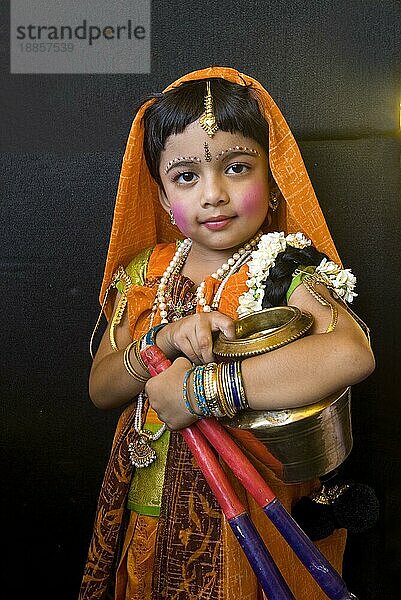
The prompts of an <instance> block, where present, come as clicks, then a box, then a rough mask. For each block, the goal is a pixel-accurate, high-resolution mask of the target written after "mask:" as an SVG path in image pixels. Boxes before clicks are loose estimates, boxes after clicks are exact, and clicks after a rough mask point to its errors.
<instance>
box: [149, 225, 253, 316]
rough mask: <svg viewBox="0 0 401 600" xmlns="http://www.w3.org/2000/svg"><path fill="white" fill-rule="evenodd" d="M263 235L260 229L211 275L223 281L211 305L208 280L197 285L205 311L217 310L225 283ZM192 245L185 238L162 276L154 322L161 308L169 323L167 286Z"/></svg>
mask: <svg viewBox="0 0 401 600" xmlns="http://www.w3.org/2000/svg"><path fill="white" fill-rule="evenodd" d="M261 236H262V232H261V231H259V232H258V233H257V234H256V236H255V237H254V238H252V239H251V240H249V242H247V243H246V244H244V246H243V247H241V248H239V249H238V250H237V251H236V252H234V254H233V255H232V257H231V258H229V259H228V260H227V262H225V263H223V264H222V265H221V267H220V268H219V269H217V271H215V272H214V273H212V274H211V277H213V278H214V279H217V280H220V281H221V284H220V286H219V288H218V290H217V292H216V294H215V296H214V298H213V302H212V304H211V306H210V305H209V304H207V302H206V298H205V287H206V282H205V281H201V283H200V284H199V285H198V287H197V290H196V293H195V297H196V300H197V304H199V306H201V307H202V311H203V312H210V311H211V310H216V309H217V308H218V303H219V301H220V297H221V293H222V290H223V287H224V285H225V284H226V282H227V281H228V279H229V278H230V277H231V275H232V274H233V273H235V272H236V270H237V269H238V268H239V267H240V266H242V264H243V263H244V262H245V261H246V259H247V258H248V256H249V255H250V254H251V252H252V251H253V250H254V248H255V246H257V244H258V242H259V240H260V238H261ZM191 247H192V240H191V239H189V238H187V239H185V240H184V241H183V242H182V244H181V245H180V246H179V248H178V249H177V251H176V253H175V254H174V256H173V258H172V260H171V261H170V264H169V265H168V267H167V269H166V270H165V271H164V273H163V275H162V278H161V280H160V284H159V286H158V288H157V292H156V298H155V303H154V305H153V308H152V319H151V320H152V322H153V318H154V315H155V313H156V311H157V309H159V311H160V317H161V323H168V319H167V310H166V309H167V303H166V296H165V294H166V288H167V285H168V283H169V282H170V281H171V278H172V276H174V275H175V274H177V273H179V272H180V271H181V269H182V267H183V265H184V263H185V261H186V259H187V258H188V254H189V251H190V250H191Z"/></svg>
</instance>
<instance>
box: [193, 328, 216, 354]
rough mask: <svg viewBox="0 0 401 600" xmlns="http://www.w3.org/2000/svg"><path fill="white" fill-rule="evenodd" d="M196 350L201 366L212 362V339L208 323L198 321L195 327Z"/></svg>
mask: <svg viewBox="0 0 401 600" xmlns="http://www.w3.org/2000/svg"><path fill="white" fill-rule="evenodd" d="M195 335H196V341H197V348H198V352H199V355H200V357H201V362H202V363H203V364H205V363H208V362H213V361H214V356H213V338H212V330H211V328H210V323H209V322H206V321H205V320H203V319H199V321H198V322H197V323H196V326H195Z"/></svg>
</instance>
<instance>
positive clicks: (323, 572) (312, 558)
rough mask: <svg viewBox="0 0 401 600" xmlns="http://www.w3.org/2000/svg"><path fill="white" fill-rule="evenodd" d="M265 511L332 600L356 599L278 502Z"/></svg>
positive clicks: (274, 502) (266, 507)
mask: <svg viewBox="0 0 401 600" xmlns="http://www.w3.org/2000/svg"><path fill="white" fill-rule="evenodd" d="M263 510H264V512H265V514H266V515H267V516H268V517H269V519H270V520H271V522H272V523H273V525H274V526H275V527H276V529H278V531H279V532H280V533H281V535H282V536H283V538H284V539H285V540H286V541H287V542H288V544H289V545H290V546H291V548H292V549H293V550H294V552H295V554H296V555H297V556H298V558H299V559H300V561H301V562H302V563H303V564H304V565H305V567H306V568H307V569H308V571H309V573H310V574H311V575H312V577H313V578H314V579H315V581H316V583H317V584H318V585H319V586H320V587H321V588H322V590H323V591H324V592H325V594H327V596H328V597H329V598H330V600H349V599H351V598H356V596H354V595H353V594H351V593H350V592H349V591H348V590H347V587H346V585H345V582H344V581H343V579H342V578H341V577H340V575H339V574H338V573H337V571H336V570H335V569H334V568H333V567H332V565H331V564H330V563H329V561H328V560H327V559H326V558H325V557H324V556H323V554H322V553H321V552H320V550H318V549H317V548H316V546H315V545H314V543H313V542H312V541H311V540H310V539H309V538H308V536H307V535H306V534H305V533H304V531H302V529H301V528H300V527H299V525H298V523H297V522H296V521H294V519H293V518H292V517H291V515H290V514H289V513H288V512H287V511H286V509H285V508H284V506H283V505H282V504H281V503H280V502H279V501H278V500H273V502H270V503H269V504H267V505H266V506H265V507H264V508H263Z"/></svg>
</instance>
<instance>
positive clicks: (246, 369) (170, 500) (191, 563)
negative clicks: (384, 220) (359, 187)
mask: <svg viewBox="0 0 401 600" xmlns="http://www.w3.org/2000/svg"><path fill="white" fill-rule="evenodd" d="M183 239H184V241H183V242H181V243H180V242H178V241H177V240H183ZM323 253H324V254H323ZM331 261H334V262H335V263H336V264H334V263H333V262H331ZM339 265H340V260H339V257H338V255H337V252H336V249H335V247H334V244H333V242H332V239H331V237H330V234H329V231H328V228H327V226H326V223H325V220H324V217H323V215H322V212H321V210H320V207H319V204H318V202H317V199H316V197H315V194H314V191H313V188H312V185H311V183H310V180H309V178H308V175H307V173H306V170H305V167H304V164H303V162H302V159H301V155H300V152H299V150H298V147H297V145H296V143H295V140H294V138H293V136H292V134H291V131H290V130H289V127H288V125H287V123H286V122H285V120H284V118H283V116H282V115H281V113H280V111H279V109H278V107H277V106H276V104H275V103H274V101H273V100H272V99H271V97H270V96H269V94H268V93H267V92H266V90H264V88H263V87H262V86H261V85H260V84H259V83H258V82H257V81H255V80H254V79H252V78H251V77H248V76H246V75H243V74H240V73H238V72H237V71H235V70H233V69H229V68H220V67H211V68H208V69H204V70H201V71H196V72H194V73H190V74H188V75H186V76H184V77H183V78H181V79H179V80H178V81H176V82H175V83H173V84H172V85H171V86H169V87H168V88H167V89H166V90H165V91H164V93H163V94H160V95H157V96H155V97H152V98H151V99H149V100H147V101H146V102H145V103H144V104H143V105H142V106H141V108H140V109H139V110H138V112H137V115H136V117H135V119H134V122H133V125H132V129H131V132H130V136H129V140H128V144H127V148H126V152H125V156H124V160H123V165H122V170H121V176H120V183H119V188H118V194H117V201H116V207H115V214H114V221H113V227H112V233H111V240H110V246H109V252H108V257H107V264H106V269H105V274H104V280H103V285H102V289H101V294H100V300H101V303H102V307H103V310H104V312H105V314H106V316H107V318H108V321H109V324H108V327H107V330H106V332H105V334H104V336H103V338H102V341H101V343H100V346H99V348H98V351H97V353H96V356H95V358H94V362H93V366H92V370H91V376H90V395H91V398H92V400H93V402H94V403H95V405H96V406H98V407H100V408H105V409H108V408H113V407H119V406H123V405H127V408H126V409H125V411H124V412H123V414H122V416H121V417H120V420H119V424H118V428H117V431H116V434H115V438H114V442H113V447H112V451H111V456H110V461H109V464H108V467H107V470H106V474H105V479H104V482H103V486H102V490H101V494H100V498H99V503H98V511H97V516H96V521H95V528H94V533H93V538H92V542H91V546H90V550H89V556H88V561H87V565H86V568H85V573H84V578H83V582H82V586H81V592H80V599H81V600H84V599H87V600H89V599H91V600H94V599H97V598H99V599H100V598H106V597H114V598H117V599H127V600H128V599H129V600H134V599H138V600H139V599H141V600H147V599H149V600H150V598H152V599H154V600H155V599H159V598H167V599H172V598H177V599H178V598H180V599H181V598H182V599H184V598H188V599H189V598H202V599H211V600H212V599H215V600H223V599H224V600H232V599H234V598H235V599H236V600H237V599H238V598H240V599H241V600H256V599H261V598H263V594H262V591H261V589H260V587H259V585H258V582H257V580H256V578H255V575H254V573H253V571H252V569H251V567H250V566H249V564H248V563H247V561H246V558H245V556H244V555H243V553H242V550H241V548H240V547H239V544H238V542H237V540H236V539H235V538H234V537H233V534H232V532H231V530H230V528H229V526H228V525H227V522H226V520H225V518H224V516H223V515H222V514H221V511H220V508H219V506H218V504H217V502H216V500H215V498H214V497H213V494H212V493H211V491H210V489H209V488H208V485H207V483H206V481H205V479H204V477H203V474H202V472H201V471H200V470H199V468H198V467H197V465H196V463H195V461H194V460H193V459H192V456H191V453H190V451H189V450H188V448H187V447H186V445H185V443H184V441H183V439H182V436H181V435H180V433H179V431H177V430H180V429H182V428H185V427H187V426H189V425H191V424H192V423H193V422H195V421H196V419H197V418H199V416H202V415H203V416H207V415H208V414H212V415H214V416H217V417H221V416H227V415H228V416H232V415H233V414H235V413H236V412H237V411H238V410H241V409H243V408H246V407H249V408H251V409H254V410H261V409H271V410H276V409H282V408H291V407H295V406H302V405H306V404H311V403H313V402H315V401H317V400H320V399H322V398H325V397H327V396H328V395H330V394H332V393H334V392H335V391H337V390H339V389H341V388H344V387H346V386H350V385H353V384H355V383H357V382H359V381H361V380H363V379H364V378H366V377H367V376H368V375H369V374H370V373H371V371H372V370H373V368H374V359H373V356H372V353H371V350H370V346H369V343H368V341H367V339H366V336H365V334H364V332H363V331H362V329H361V328H360V326H359V325H358V323H357V322H356V321H355V320H354V318H353V317H352V316H351V315H350V313H349V312H348V311H347V308H346V305H345V304H344V303H343V302H338V301H336V300H335V299H334V298H333V295H332V294H331V293H330V291H329V289H328V288H332V289H335V292H336V294H335V295H336V297H337V298H338V297H341V298H343V299H344V300H346V301H351V300H352V298H353V296H354V295H355V293H354V291H353V289H354V285H355V278H354V277H353V275H352V273H351V272H350V271H349V270H343V269H342V268H341V266H339ZM314 271H315V274H316V275H315V277H316V278H315V280H314V284H315V288H314V289H315V290H316V291H317V290H318V293H317V294H314V295H312V294H311V293H310V291H308V289H307V287H306V286H304V285H300V284H301V282H302V277H303V274H308V273H309V274H311V273H313V272H314ZM324 282H327V287H326V286H325V285H324ZM115 292H117V293H115ZM113 293H114V296H113V295H112V294H113ZM319 297H320V301H319ZM289 300H290V304H291V305H292V306H296V307H298V308H299V309H301V310H302V311H307V312H309V313H311V314H312V315H313V318H314V321H313V325H312V327H311V329H310V330H309V333H308V335H307V336H304V337H302V338H301V339H298V340H296V341H294V342H292V343H291V344H288V345H286V346H284V347H282V348H279V349H277V350H275V351H274V352H269V353H267V354H263V355H260V356H254V357H251V358H247V359H245V360H243V361H242V362H241V363H240V364H239V363H235V364H234V366H233V367H232V369H233V370H232V371H228V370H227V369H228V367H227V368H226V367H221V365H217V364H216V363H215V357H214V355H213V349H212V346H213V338H214V336H215V335H216V334H217V333H218V332H223V333H224V334H225V336H226V337H227V338H229V339H234V337H235V334H234V320H235V319H237V318H238V317H239V316H241V315H245V314H249V313H251V312H253V311H255V310H260V309H261V308H264V307H270V306H278V305H283V304H287V303H288V302H289ZM330 306H331V307H333V306H335V309H333V308H331V310H330ZM333 311H334V312H333ZM334 313H335V315H336V318H335V319H333V314H334ZM152 343H157V345H158V346H159V347H160V348H161V349H162V351H163V352H164V354H165V355H166V356H167V357H168V358H169V359H170V361H171V362H172V365H171V366H170V367H169V368H168V369H167V370H166V371H165V372H163V373H161V374H160V375H157V376H156V377H153V378H150V375H149V373H148V371H147V369H146V366H145V365H144V363H143V361H142V360H141V356H140V350H141V348H142V347H143V346H144V345H146V344H152ZM228 373H230V375H228ZM208 382H209V383H208ZM213 382H214V383H213ZM209 384H210V385H211V386H212V387H211V388H210V387H209V388H208V387H207V386H208V385H209ZM205 386H206V387H205ZM213 386H215V387H213ZM205 389H206V391H205ZM211 389H212V392H211V391H210V390H211ZM222 389H224V390H225V392H227V390H228V392H227V394H225V393H222V391H221V390H222ZM213 390H214V392H213ZM143 392H145V394H144V393H143ZM155 457H156V458H155ZM152 461H153V462H152ZM257 468H258V470H259V471H260V472H261V473H262V475H263V476H264V478H265V479H266V481H267V482H268V484H269V485H270V486H271V487H272V489H273V490H274V491H275V493H276V494H277V496H278V497H279V498H280V500H281V502H282V503H283V504H284V505H285V506H286V508H287V509H288V510H289V511H290V510H291V506H292V505H293V504H294V503H295V502H296V501H297V500H298V499H299V498H300V497H301V496H304V495H307V494H309V492H310V491H311V490H312V489H313V488H314V486H316V482H309V483H303V484H296V485H286V484H284V483H282V482H281V481H280V480H279V479H277V478H276V477H275V475H274V474H273V473H272V472H271V471H270V470H269V468H268V466H266V465H264V464H263V463H262V462H260V461H258V462H257ZM233 484H234V485H236V489H237V492H238V494H239V495H240V496H241V498H242V499H243V501H244V502H245V504H246V506H247V507H248V508H249V512H250V514H251V516H252V519H253V520H254V522H255V524H256V525H257V526H259V528H260V532H261V534H262V536H263V538H264V541H265V543H266V545H267V547H268V548H269V550H270V552H271V554H272V555H273V558H274V560H275V562H276V564H277V565H278V567H279V568H280V570H281V572H282V574H283V575H284V578H285V579H286V581H287V583H288V584H289V586H290V588H291V590H292V591H293V593H294V596H295V597H296V598H297V599H298V600H309V599H311V598H313V599H314V600H317V599H323V598H325V595H324V593H323V592H322V591H321V589H320V588H319V587H318V586H317V584H316V583H315V582H314V580H313V579H312V577H311V576H310V575H309V573H308V572H307V571H306V570H305V569H304V567H303V566H302V565H301V563H300V562H299V560H298V559H297V558H296V557H295V555H294V553H293V552H292V550H291V549H290V548H289V547H288V545H287V544H286V542H285V541H284V540H283V539H282V538H281V536H280V534H278V533H277V531H276V530H275V529H274V527H273V526H272V525H271V524H270V523H268V522H267V519H266V517H265V516H264V515H263V513H261V511H260V510H258V509H257V507H256V504H255V502H254V501H253V499H252V498H251V497H250V496H248V494H247V493H246V492H245V490H243V489H242V488H241V487H240V485H239V484H238V483H236V482H234V481H233ZM344 545H345V531H344V530H336V531H335V532H334V533H333V534H332V535H330V536H329V537H327V538H326V539H324V540H322V541H321V542H319V543H318V546H319V548H320V549H321V551H322V552H323V553H324V554H325V555H326V556H327V558H328V559H329V560H330V562H331V563H332V564H333V566H334V567H335V568H336V569H337V570H338V571H341V564H342V556H343V551H344Z"/></svg>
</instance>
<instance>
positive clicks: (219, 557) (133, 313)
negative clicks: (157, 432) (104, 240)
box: [115, 244, 346, 600]
mask: <svg viewBox="0 0 401 600" xmlns="http://www.w3.org/2000/svg"><path fill="white" fill-rule="evenodd" d="M174 252H175V244H160V245H158V246H157V247H156V248H155V250H154V251H153V253H152V255H151V257H150V261H149V265H148V270H147V279H148V280H150V281H152V280H154V279H156V278H158V277H160V276H161V275H162V274H163V273H164V270H165V269H166V267H167V266H168V264H169V262H170V260H171V258H172V257H173V255H174ZM246 271H247V268H246V265H244V267H242V268H241V270H240V271H239V272H238V273H236V274H234V275H233V276H232V277H230V279H229V280H228V282H227V284H226V286H225V288H224V293H223V295H222V297H221V301H220V305H219V310H220V311H221V312H224V313H225V314H227V315H228V316H231V317H232V318H235V316H236V312H235V311H236V307H237V306H238V298H239V296H240V295H241V293H242V292H243V291H244V290H245V288H246V279H247V274H246ZM218 283H219V282H217V285H218ZM139 289H140V290H141V291H140V294H139V303H137V302H135V301H133V300H134V297H135V296H136V293H137V292H138V291H139V290H136V289H135V290H134V291H131V290H133V288H131V290H129V292H128V293H129V297H130V298H131V301H129V303H128V317H129V323H130V330H131V334H132V336H133V338H134V339H135V338H136V337H138V336H139V335H140V334H141V333H142V332H143V331H146V329H147V327H148V325H149V314H150V308H151V306H152V304H153V299H154V296H155V293H156V287H152V288H139ZM215 291H216V280H215V279H214V278H212V277H208V278H207V279H206V288H205V297H206V299H207V301H210V300H211V298H212V296H213V295H214V293H215ZM131 294H132V295H131ZM144 297H146V298H147V300H148V304H147V305H146V302H143V301H142V298H144ZM149 416H150V421H151V422H158V419H157V415H156V413H154V411H153V410H152V409H151V411H150V415H149V413H148V417H147V418H149ZM231 433H232V432H231ZM236 437H238V438H239V439H240V441H241V444H242V447H243V448H246V449H248V450H249V451H250V453H248V456H249V458H250V459H251V460H252V461H253V463H254V464H255V466H256V467H257V469H258V470H259V472H260V473H261V474H262V475H263V477H264V479H265V480H266V482H267V483H268V485H269V486H270V487H271V488H272V489H273V491H274V492H275V493H276V494H277V497H278V498H279V499H280V501H281V502H282V504H283V505H284V506H285V508H286V509H287V510H289V511H291V507H292V506H293V504H294V503H295V502H296V501H297V500H298V499H299V498H300V497H301V496H304V495H308V494H309V493H310V492H311V490H312V489H313V488H314V487H316V485H317V482H308V483H304V484H297V485H286V484H284V483H282V482H281V481H280V480H279V479H278V478H277V477H276V476H275V475H274V474H273V473H272V471H271V470H270V469H269V466H271V460H272V457H271V456H270V455H269V454H268V453H267V452H266V456H261V455H260V454H259V457H258V458H256V456H255V454H254V453H252V452H253V450H254V447H253V444H252V439H250V440H248V439H247V438H246V436H243V435H240V432H238V435H237V436H236ZM182 452H183V449H182V448H181V453H182ZM184 460H186V461H187V464H186V467H185V470H186V471H187V472H188V470H189V469H190V468H192V469H193V468H194V467H193V465H191V464H190V462H191V461H189V462H188V458H186V459H185V458H184V456H182V457H181V459H180V460H178V458H177V455H176V454H175V455H174V460H173V461H172V465H171V466H170V469H174V468H176V464H175V463H177V462H181V461H184ZM274 466H276V465H274ZM194 473H195V475H194ZM227 473H228V475H229V477H230V479H231V482H232V484H233V486H234V488H235V489H236V492H237V494H238V495H239V497H240V498H241V500H242V501H243V503H244V506H246V507H247V509H248V512H249V514H250V515H251V517H252V520H253V521H254V523H255V525H256V526H257V527H258V529H259V532H260V534H261V536H262V538H263V540H264V542H265V544H266V545H267V547H268V548H269V551H270V553H271V554H272V556H273V558H274V560H275V562H276V564H277V565H278V567H279V568H280V570H281V572H282V573H283V576H284V578H285V580H286V581H287V583H288V585H289V586H290V588H291V590H292V592H293V593H294V596H295V597H296V598H297V600H309V599H310V598H313V599H314V600H325V599H326V595H325V594H324V593H323V592H322V591H321V589H320V588H319V587H318V586H317V584H316V582H315V581H314V580H313V578H312V576H311V575H310V574H309V573H308V571H307V570H306V569H305V568H304V567H303V565H302V564H301V563H300V561H299V559H298V558H297V557H296V556H295V554H294V552H293V551H292V550H291V548H290V547H289V546H288V544H287V543H286V542H285V540H284V539H283V538H282V536H281V535H280V534H279V533H278V532H277V530H276V529H275V528H274V526H273V525H272V524H271V523H270V522H269V520H268V519H267V517H266V515H265V514H264V513H263V512H262V511H261V509H260V507H259V506H258V505H257V504H256V502H255V501H254V499H253V498H252V497H251V496H250V495H249V494H248V493H247V492H246V491H245V490H244V489H243V488H242V486H241V485H240V484H239V483H238V481H237V480H236V479H235V478H234V477H233V476H232V474H231V473H230V471H229V470H228V469H227ZM187 476H188V478H189V479H191V480H192V481H195V480H196V478H197V477H198V478H199V477H200V476H201V474H200V471H199V469H196V467H195V471H191V472H190V473H188V475H187ZM172 478H173V480H174V481H175V482H176V483H175V485H178V479H179V478H178V477H177V474H176V473H175V472H174V473H173V475H172ZM186 493H187V494H188V498H189V500H187V502H189V505H190V506H192V513H191V519H190V524H187V526H186V527H185V528H183V529H182V531H181V533H179V534H178V535H175V536H173V535H172V533H171V531H170V532H169V536H168V537H169V543H170V544H171V546H170V547H169V549H168V552H165V553H164V554H165V558H163V563H162V564H161V565H160V568H161V569H167V567H168V564H167V563H168V559H169V556H170V555H172V556H173V557H174V561H176V560H177V558H176V557H177V554H179V553H182V552H183V551H184V548H186V545H187V543H188V540H189V539H190V538H191V536H195V537H199V533H200V531H199V528H200V527H201V521H202V519H201V514H199V515H198V514H197V512H198V511H199V507H198V509H197V510H196V496H197V494H196V493H194V492H193V491H191V490H187V491H186ZM191 498H192V500H191ZM171 501H172V498H171V497H169V499H168V503H169V504H170V503H171ZM205 503H206V502H205V500H204V501H203V505H202V506H203V509H204V507H205ZM170 510H171V508H170ZM209 512H210V513H213V515H215V516H216V514H217V513H216V507H215V509H214V510H212V509H210V510H209ZM219 514H220V513H219ZM209 517H210V515H209ZM156 521H157V519H155V518H154V517H143V516H139V515H137V514H136V513H132V515H131V517H130V524H129V527H128V531H127V534H126V536H125V544H124V550H123V554H122V558H121V561H120V566H119V569H118V572H117V584H116V596H115V597H116V599H117V600H128V599H129V600H136V599H137V598H142V599H143V600H151V598H155V597H158V596H157V593H156V596H155V595H153V596H152V595H151V594H152V591H151V585H150V583H149V572H148V571H146V568H145V565H147V566H148V567H149V568H150V567H153V569H154V571H155V572H156V573H157V570H158V568H159V567H158V566H157V565H155V566H154V553H155V543H156V533H155V531H156V525H155V523H156ZM207 523H208V525H207V527H206V529H205V532H206V533H205V539H204V540H203V541H202V543H201V544H200V548H202V547H203V546H204V548H203V551H205V549H206V547H207V544H206V541H207V533H208V532H209V530H210V528H211V527H212V526H211V524H210V521H207ZM177 538H178V539H177ZM345 541H346V532H345V530H337V531H335V533H334V534H333V535H331V536H329V537H328V538H326V539H324V540H322V541H320V542H318V543H317V545H318V547H319V549H320V550H321V551H322V552H323V554H324V555H325V556H326V557H327V558H328V560H329V561H330V562H331V564H332V565H333V566H334V568H335V569H336V570H337V571H338V572H341V569H342V558H343V553H344V548H345ZM174 544H175V546H174ZM181 544H183V546H182V548H181ZM172 548H174V549H175V552H172ZM213 548H214V549H213V550H212V547H211V548H208V549H207V551H208V552H209V553H212V554H213V556H215V568H214V570H212V574H213V576H214V577H215V578H216V577H217V576H218V580H216V581H215V583H214V586H215V587H216V586H217V585H218V588H219V592H218V594H220V595H221V600H238V598H241V600H263V599H264V596H263V593H262V591H261V589H260V586H259V585H258V582H257V580H256V577H255V575H254V573H253V571H252V569H251V567H250V565H249V563H248V561H247V560H246V558H245V555H244V554H243V551H242V550H241V548H240V546H239V544H238V541H237V539H236V538H235V536H234V535H233V533H232V531H231V528H230V526H229V525H228V523H227V521H226V519H225V518H224V516H221V543H220V545H218V546H217V547H213ZM197 552H198V553H199V550H198V551H195V552H194V553H193V555H194V556H195V555H197ZM190 556H192V554H190ZM135 557H136V558H137V559H139V561H140V562H139V565H134V561H135V560H136V558H135ZM187 562H189V563H191V559H189V561H187ZM180 574H181V578H180V581H179V582H178V583H177V594H179V590H181V592H184V590H185V593H187V594H188V596H187V597H188V598H191V597H192V596H191V593H190V587H191V584H192V583H193V582H192V577H191V575H189V574H188V573H185V572H184V571H182V570H181V571H180ZM206 578H207V579H208V582H209V583H211V582H213V581H214V580H213V577H212V576H211V575H210V573H207V575H206ZM156 592H157V590H156ZM153 594H155V590H153ZM204 594H205V598H212V597H214V596H213V595H212V594H213V587H211V588H210V589H209V588H208V589H207V591H206V589H205V591H204ZM208 594H210V596H209V595H208ZM168 597H170V596H168ZM178 597H179V595H178V596H177V598H178ZM218 597H220V596H219V595H218Z"/></svg>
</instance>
